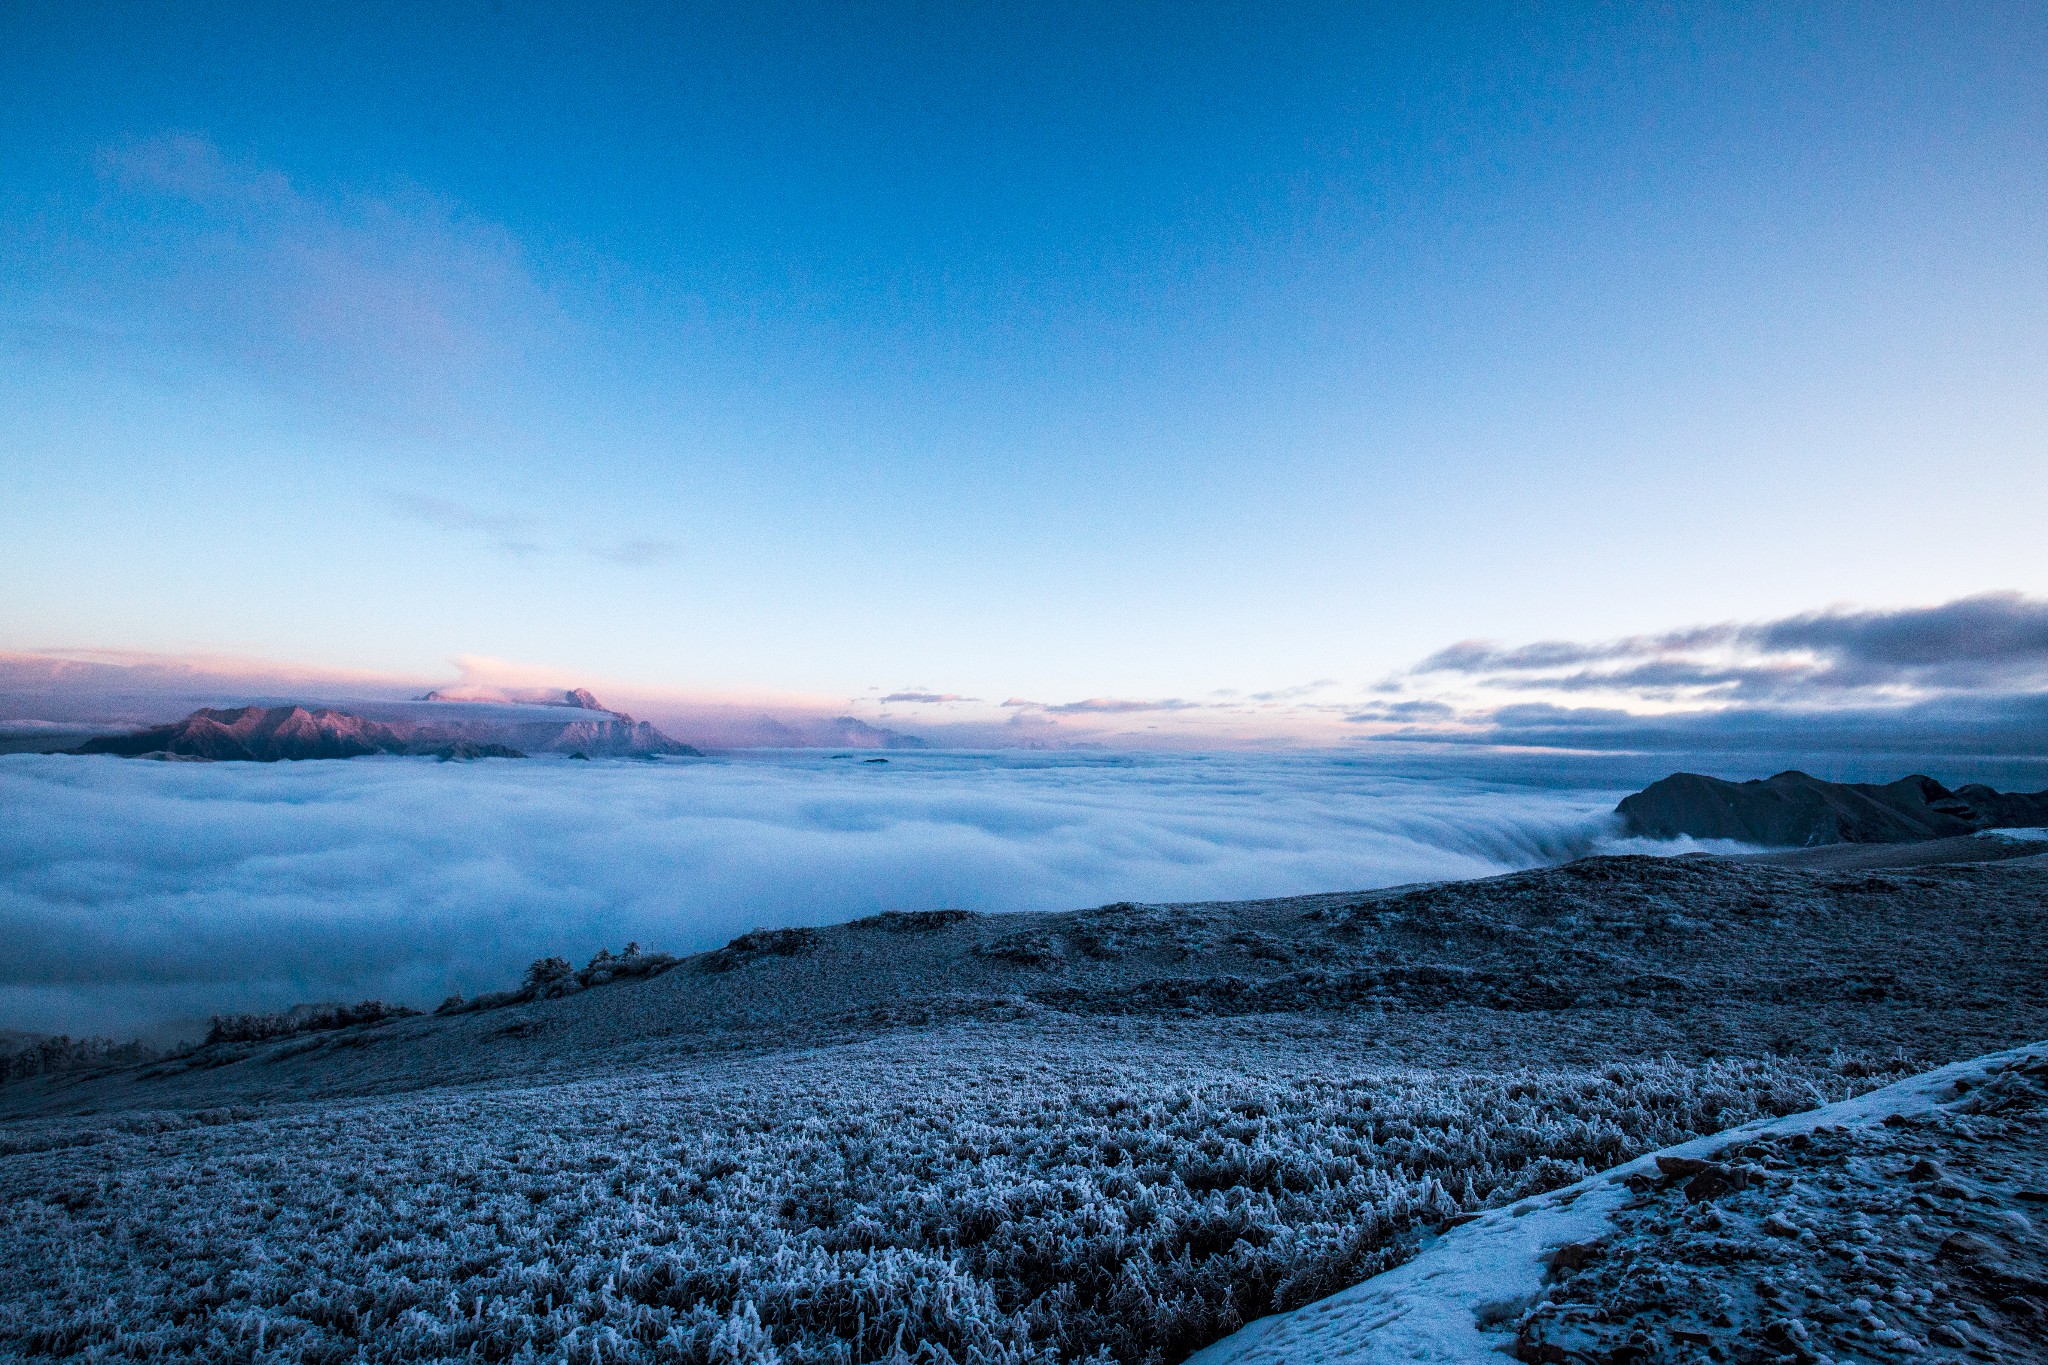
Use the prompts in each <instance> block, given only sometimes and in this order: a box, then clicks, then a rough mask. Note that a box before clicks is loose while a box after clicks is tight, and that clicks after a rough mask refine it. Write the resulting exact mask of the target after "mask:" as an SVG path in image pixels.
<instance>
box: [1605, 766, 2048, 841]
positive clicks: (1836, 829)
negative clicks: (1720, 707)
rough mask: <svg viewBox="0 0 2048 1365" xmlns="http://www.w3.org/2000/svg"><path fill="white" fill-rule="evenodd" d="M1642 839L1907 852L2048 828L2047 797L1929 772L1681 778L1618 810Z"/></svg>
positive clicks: (1663, 782)
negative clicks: (1892, 778)
mask: <svg viewBox="0 0 2048 1365" xmlns="http://www.w3.org/2000/svg"><path fill="white" fill-rule="evenodd" d="M1614 811H1615V814H1617V815H1619V816H1620V817H1621V819H1622V823H1623V825H1624V827H1625V828H1626V830H1627V832H1628V833H1630V834H1633V835H1637V836H1640V837H1643V838H1650V839H1675V838H1679V837H1681V836H1690V837H1692V838H1695V839H1731V840H1735V841H1737V842H1740V843H1746V844H1760V845H1763V846H1766V847H1775V848H1812V847H1817V846H1820V845H1824V844H1898V843H1914V842H1918V841H1920V840H1923V839H1948V838H1954V837H1956V836H1958V835H1968V834H1977V833H1981V832H1982V831H1984V830H1989V829H2008V828H2017V827H2027V826H2036V825H2048V791H2041V792H2034V793H2031V794H2028V793H2017V792H2015V793H2007V792H2001V791H1997V790H1994V789H1993V788H1991V787H1987V786H1984V785H1983V784H1981V783H1966V784H1965V785H1963V786H1961V787H1958V788H1956V789H1955V790H1953V791H1951V790H1950V789H1949V788H1947V787H1945V786H1943V785H1942V784H1941V783H1939V782H1937V781H1935V780H1934V779H1933V778H1931V777H1928V776H1926V775H1925V774H1922V773H1914V774H1912V775H1911V776H1908V777H1902V778H1900V779H1899V780H1898V781H1896V782H1886V783H1875V782H1829V781H1827V780H1825V779H1823V778H1818V777H1814V776H1813V775H1811V774H1810V773H1803V772H1800V771H1798V770H1797V769H1788V770H1787V771H1785V772H1781V773H1777V774H1775V775H1773V776H1771V777H1767V778H1760V779H1755V780H1752V781H1748V782H1729V781H1727V780H1725V779H1723V778H1718V777H1708V776H1705V775H1704V774H1701V773H1673V774H1671V775H1670V776H1669V777H1665V778H1660V779H1659V780H1657V781H1655V782H1652V783H1651V784H1650V785H1649V786H1647V787H1645V788H1643V789H1642V790H1641V791H1639V792H1636V793H1634V794H1633V795H1630V796H1626V797H1623V798H1622V800H1621V803H1620V804H1619V805H1617V806H1616V807H1615V808H1614Z"/></svg>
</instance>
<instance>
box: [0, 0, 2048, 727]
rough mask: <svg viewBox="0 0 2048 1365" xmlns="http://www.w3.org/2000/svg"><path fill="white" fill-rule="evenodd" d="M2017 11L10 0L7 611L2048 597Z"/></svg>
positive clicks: (2034, 133) (1033, 659)
mask: <svg viewBox="0 0 2048 1365" xmlns="http://www.w3.org/2000/svg"><path fill="white" fill-rule="evenodd" d="M2044 53H2048V8H2044V7H2043V6H2041V5H2039V4H2028V5H1999V4H1984V5H1972V6H1968V7H1958V6H1952V5H1925V6H1896V5H1855V6H1847V5H1845V6H1753V7H1711V6H1681V7H1670V6H1657V7H1599V8H1594V7H1590V6H1587V7H1580V6H1561V5H1560V6H1547V7H1532V6H1506V5H1471V6H1422V5H1402V6H1374V5H1365V4H1348V5H1340V6H1328V7H1319V6H1310V5H1298V6H1285V7H1281V6H1270V7H1236V8H1221V7H1194V6H1182V5H1176V6H1158V7H1140V6H1101V5H1074V6H1070V7H1061V6H1051V5H1043V6H1031V7H1023V6H997V5H985V6H936V5H934V6H913V5H897V6H888V7H874V8H868V7H859V6H852V5H817V6H790V7H774V6H768V5H757V6H748V7H744V8H741V7H733V8H714V7H690V8H688V9H687V10H685V11H683V12H681V13H677V12H674V11H673V10H671V9H670V8H669V7H657V6H649V7H646V8H644V9H640V8H629V7H619V6H603V5H579V6H574V7H551V9H550V11H547V12H543V11H542V10H541V9H539V8H538V7H528V6H521V5H516V4H503V5H489V6H481V5H466V4H458V3H448V4H439V5H432V6H418V5H403V6H401V5H389V6H379V5H373V4H357V5H347V6H332V5H322V6H312V5H304V6H295V5H280V4H272V5H263V6H254V5H251V6H234V5H208V4H184V5H178V6H159V5H139V4H138V5H130V6H106V5H95V4H89V3H79V2H78V0H72V2H70V3H64V4H45V3H18V4H11V5H8V6H7V7H6V8H5V10H4V11H0V574H4V583H5V587H6V592H5V594H4V596H0V648H7V649H15V650H42V649H84V648H93V649H118V650H137V651H154V652H159V653H166V654H180V653H186V652H202V653H232V654H239V655H253V656H260V657H263V658H268V659H274V660H288V661H293V662H296V663H299V664H305V665H310V666H316V667H324V668H352V669H369V670H383V671H387V672H394V673H402V674H418V675H427V676H434V675H443V674H446V673H448V672H449V671H450V670H449V664H448V661H449V660H451V659H453V658H457V657H463V656H477V657H485V658H490V659H498V660H507V661H512V662H514V663H516V664H518V665H522V666H532V667H534V668H537V669H543V670H555V671H557V672H560V673H563V674H572V675H575V676H577V677H579V678H586V679H590V680H593V681H599V680H607V679H610V680H619V681H620V682H621V683H622V684H627V685H631V686H635V687H644V688H649V689H658V688H693V689H699V690H703V691H709V692H721V693H732V694H742V695H744V694H748V693H752V692H757V691H762V690H775V691H779V692H786V693H787V692H793V693H805V694H816V695H840V696H858V695H868V694H869V689H880V690H881V691H883V692H889V691H895V690H902V689H906V688H919V689H930V690H934V691H937V692H943V693H960V694H966V695H971V696H977V697H981V698H984V699H987V700H990V701H994V700H996V699H1001V698H1008V697H1014V696H1022V697H1027V698H1034V699H1040V700H1044V701H1046V702H1066V701H1071V700H1074V699H1079V698H1088V697H1103V696H1110V697H1151V698H1158V697H1193V696H1207V695H1210V694H1212V693H1213V692H1214V691H1215V690H1216V689H1237V690H1240V691H1255V690H1261V689H1266V690H1270V689H1276V688H1289V687H1295V686H1300V685H1304V684H1308V683H1312V682H1317V681H1322V680H1330V682H1331V685H1332V687H1333V688H1334V690H1335V691H1336V692H1338V693H1345V692H1355V693H1358V694H1360V695H1364V690H1365V689H1366V688H1367V687H1368V685H1369V684H1370V683H1372V682H1373V681H1374V680H1375V679H1378V678H1381V677H1384V676H1385V675H1386V674H1387V673H1389V672H1390V671H1391V670H1394V669H1398V668H1402V667H1405V666H1407V665H1409V664H1412V663H1414V662H1415V661H1417V660H1419V659H1422V658H1424V657H1425V656H1428V655H1431V654H1432V653H1433V652H1435V651H1437V650H1439V649H1441V648H1442V647H1443V646H1445V645H1446V644H1449V643H1450V642H1452V641H1455V640H1460V639H1465V638H1470V637H1485V638H1494V639H1501V640H1506V641H1511V642H1512V641H1526V640H1531V639H1548V638H1570V639H1597V638H1607V637H1613V636H1624V635H1636V634H1641V633H1646V632H1656V631H1660V630H1665V629H1668V628H1670V627H1673V626H1677V625H1683V624H1686V623H1690V622H1697V621H1719V620H1736V619H1739V620H1756V619H1765V618H1777V617H1782V616H1785V615H1787V614H1791V613H1797V612H1801V611H1807V610H1810V609H1813V608H1816V607H1820V606H1823V605H1825V604H1829V603H1837V602H1854V603H1858V604H1863V605H1866V606H1878V607H1891V606H1905V605H1912V604H1931V603H1936V602H1940V601H1944V600H1947V599H1950V598H1955V597H1959V596H1964V595H1967V594H1972V593H1981V592H1987V591H1999V590H2003V591H2017V592H2020V593H2025V594H2043V593H2048V555H2044V554H2043V553H2042V552H2041V545H2042V529H2041V528H2042V527H2043V526H2044V525H2048V174H2044V167H2048V61H2044V60H2043V54H2044Z"/></svg>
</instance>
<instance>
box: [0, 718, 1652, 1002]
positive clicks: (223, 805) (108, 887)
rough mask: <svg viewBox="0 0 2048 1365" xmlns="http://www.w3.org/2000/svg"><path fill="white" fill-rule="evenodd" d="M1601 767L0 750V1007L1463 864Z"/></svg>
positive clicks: (1468, 866)
mask: <svg viewBox="0 0 2048 1365" xmlns="http://www.w3.org/2000/svg"><path fill="white" fill-rule="evenodd" d="M1626 785H1630V784H1629V783H1628V782H1626V781H1618V782H1616V783H1614V784H1613V785H1603V786H1599V787H1591V786H1586V785H1578V786H1572V787H1564V788H1555V787H1551V788H1546V787H1544V786H1541V785H1531V784H1521V783H1516V782H1501V781H1486V780H1481V779H1480V778H1478V777H1474V776H1472V775H1470V773H1469V772H1466V773H1464V774H1463V775H1460V774H1456V773H1451V774H1446V773H1441V772H1440V773H1436V774H1434V775H1429V774H1423V773H1420V772H1418V771H1416V770H1415V769H1413V768H1412V767H1403V766H1401V765H1398V764H1395V765H1380V766H1371V765H1366V764H1361V763H1359V762H1358V761H1356V760H1345V759H1341V758H1333V757H1307V756H1252V755H1235V756H1228V757H1223V756H1213V757H1206V758H1202V757H1176V756H1160V755H1146V756H1117V757H1103V756H1077V755H1058V756H1055V755H1041V756H1029V755H1004V756H1000V757H991V756H966V755H957V754H931V755H925V754H918V755H901V754H898V755H892V756H891V761H890V762H889V763H888V764H887V765H881V764H865V763H861V762H860V761H859V760H858V758H852V757H849V758H844V759H834V758H832V757H829V756H827V755H822V754H819V755H790V754H785V755H779V756H775V757H773V758H753V759H743V760H737V761H732V762H715V763H659V764H638V763H593V764H583V763H576V764H568V763H555V762H545V761H533V762H528V763H512V762H487V763H480V764H435V763H430V762H424V761H416V760H404V759H392V760H382V759H367V760H357V761H353V762H348V763H307V764H276V765H262V766H257V765H245V764H219V765H204V764H153V763H137V762H124V761H120V760H114V759H91V758H86V759H81V758H69V757H60V756H45V755H14V756H9V757H4V758H0V808H4V809H6V810H8V811H9V812H10V813H11V816H10V819H9V820H8V821H7V822H5V823H4V825H0V936H4V938H5V940H6V941H7V942H8V943H9V944H11V945H14V946H13V948H12V949H11V950H10V952H9V953H8V954H7V955H6V960H5V962H4V964H0V1028H19V1029H34V1030H41V1031H51V1032H56V1031H65V1032H71V1033H74V1034H76V1033H81V1032H121V1031H124V1030H130V1029H136V1028H152V1029H164V1028H166V1027H169V1026H171V1025H173V1024H182V1025H187V1026H189V1024H190V1022H191V1021H195V1020H199V1019H203V1017H204V1016H205V1015H206V1014H207V1013H209V1012H212V1011H218V1010H230V1009H250V1008H258V1007H265V1008H268V1007H275V1006H281V1005H285V1004H289V1003H293V1002H297V1001H303V1000H313V999H336V998H348V999H355V998H363V997H372V996H374V997H381V998H384V999H395V1000H404V1001H407V1002H410V1003H414V1004H432V1003H433V1002H434V1001H436V1000H438V999H439V998H440V997H441V995H443V994H445V993H447V992H449V991H454V990H460V991H464V992H472V991H475V990H478V989H483V988H490V987H496V986H501V985H504V984H506V983H508V982H509V981H511V980H512V979H514V978H515V977H516V975H517V973H518V971H519V969H520V968H521V967H523V966H524V964H525V963H526V962H528V961H530V960H532V959H533V958H534V957H536V956H540V955H542V954H545V953H553V952H561V953H566V954H571V955H577V954H582V955H587V954H589V953H592V952H595V951H596V950H597V949H598V948H599V947H602V946H611V947H614V948H616V947H618V946H620V945H621V944H623V943H624V942H625V941H626V940H627V939H639V940H640V941H642V942H643V943H646V944H647V945H648V946H649V947H659V948H664V949H669V950H672V951H694V950H697V949H701V948H706V947H711V946H715V945H716V944H718V943H722V942H724V941H725V940H726V939H728V938H730V937H731V936H733V935H734V934H736V933H739V932H741V931H743V930H745V929H748V928H753V927H757V926H761V925H770V924H796V923H828V922H833V921H837V920H843V919H847V918H850V917H853V916H856V915H861V914H868V913H872V912H874V911H877V910H883V909H904V908H918V907H931V906H941V905H956V906H964V907H966V908H969V909H976V910H986V911H1008V910H1025V909H1061V908H1070V907H1076V906H1084V905H1093V904H1100V903H1103V902H1107V901H1112V900H1142V901H1166V900H1196V899H1205V898H1225V897H1245V896H1274V895H1286V894H1293V893H1302V892H1311V891H1327V890H1337V889H1346V888H1357V887H1366V886H1380V885H1390V884H1395V883H1400V882H1407V881H1417V880H1426V879H1434V878H1443V877H1461V876H1474V875H1482V874H1486V873H1491V872H1498V871H1503V870H1507V869H1510V868H1515V867H1525V866H1531V865H1534V864H1537V863H1541V862H1545V861H1549V860H1554V859H1557V858H1561V857H1565V856H1570V855H1571V854H1573V853H1576V852H1582V851H1584V850H1585V849H1586V848H1587V847H1589V846H1590V845H1591V844H1592V842H1593V841H1594V840H1595V839H1596V838H1598V837H1599V836H1600V834H1601V833H1602V831H1603V830H1604V828H1605V825H1604V812H1605V811H1606V810H1608V809H1609V808H1610V807H1611V806H1612V804H1613V801H1614V800H1615V797H1616V795H1617V794H1618V791H1617V788H1618V787H1625V786H1626Z"/></svg>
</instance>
